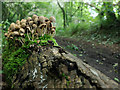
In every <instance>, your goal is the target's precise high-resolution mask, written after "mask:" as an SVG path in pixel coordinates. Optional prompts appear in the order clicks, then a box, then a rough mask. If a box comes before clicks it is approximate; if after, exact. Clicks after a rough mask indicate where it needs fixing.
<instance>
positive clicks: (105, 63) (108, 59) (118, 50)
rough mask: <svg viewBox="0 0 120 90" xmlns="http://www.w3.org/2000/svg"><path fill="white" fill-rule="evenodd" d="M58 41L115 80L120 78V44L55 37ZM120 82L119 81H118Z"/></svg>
mask: <svg viewBox="0 0 120 90" xmlns="http://www.w3.org/2000/svg"><path fill="white" fill-rule="evenodd" d="M55 39H56V41H57V43H58V44H59V45H60V46H62V47H63V48H65V49H66V50H67V51H69V52H71V53H72V54H73V55H75V56H77V57H78V58H80V59H81V60H82V61H83V62H85V63H87V64H89V65H90V66H92V67H94V68H96V69H98V70H99V71H101V72H102V73H104V74H105V75H106V76H108V77H110V78H111V79H113V80H114V81H116V80H115V78H117V79H119V80H120V77H119V76H120V75H118V74H119V73H118V72H119V71H120V66H119V65H117V66H115V64H118V63H120V46H119V45H117V44H116V45H111V46H110V45H103V44H97V43H95V42H87V41H83V40H76V39H73V38H67V37H58V36H56V37H55ZM116 82H117V83H120V82H119V81H116Z"/></svg>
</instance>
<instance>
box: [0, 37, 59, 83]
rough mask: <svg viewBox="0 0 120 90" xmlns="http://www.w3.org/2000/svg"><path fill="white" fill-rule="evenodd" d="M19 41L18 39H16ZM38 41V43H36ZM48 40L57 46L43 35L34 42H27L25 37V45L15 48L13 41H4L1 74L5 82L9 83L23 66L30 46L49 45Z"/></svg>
mask: <svg viewBox="0 0 120 90" xmlns="http://www.w3.org/2000/svg"><path fill="white" fill-rule="evenodd" d="M18 39H20V38H18ZM38 40H39V41H40V42H39V43H38ZM48 40H51V41H53V43H54V46H58V44H57V42H56V40H55V39H54V38H53V37H51V36H49V35H44V36H43V37H39V38H38V39H35V40H34V41H30V40H28V38H27V37H25V43H24V45H22V46H19V47H18V46H16V45H17V43H16V42H15V39H13V40H11V39H9V40H7V41H6V40H5V39H4V41H3V42H6V43H4V46H3V54H2V59H3V72H4V73H5V75H6V77H7V78H6V80H7V82H9V84H10V83H11V80H12V78H13V75H14V74H16V73H17V72H18V70H19V69H20V68H21V67H22V66H23V64H24V63H25V62H26V60H27V58H28V57H29V55H30V54H31V53H30V51H29V48H30V45H32V44H35V43H36V44H37V45H38V46H44V45H47V44H49V43H48Z"/></svg>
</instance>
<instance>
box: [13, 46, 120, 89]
mask: <svg viewBox="0 0 120 90" xmlns="http://www.w3.org/2000/svg"><path fill="white" fill-rule="evenodd" d="M31 52H32V55H31V56H30V57H29V58H28V60H27V61H26V63H25V64H24V66H23V67H22V68H20V70H19V73H17V74H16V75H15V76H14V79H13V82H12V83H13V86H14V88H21V89H23V88H27V89H29V88H31V89H39V88H94V89H95V90H97V89H98V88H113V89H115V90H118V84H117V83H116V82H115V81H113V80H111V79H110V78H109V77H107V76H106V75H104V74H103V73H101V72H100V71H98V70H96V69H95V68H93V67H91V66H89V65H88V64H86V63H84V62H83V61H82V60H81V59H78V58H77V57H75V56H73V55H72V54H70V53H69V52H67V51H65V50H64V49H62V48H61V47H48V46H44V47H38V48H35V50H33V51H31Z"/></svg>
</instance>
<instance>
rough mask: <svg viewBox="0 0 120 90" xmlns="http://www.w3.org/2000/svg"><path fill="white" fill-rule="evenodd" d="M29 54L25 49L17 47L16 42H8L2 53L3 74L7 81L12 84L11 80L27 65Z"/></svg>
mask: <svg viewBox="0 0 120 90" xmlns="http://www.w3.org/2000/svg"><path fill="white" fill-rule="evenodd" d="M28 56H29V53H28V51H27V50H26V49H25V48H23V47H15V46H14V41H11V40H10V41H7V44H6V45H5V47H4V49H3V53H2V59H3V62H2V63H3V72H4V73H5V74H6V77H7V78H6V80H7V82H8V83H11V79H12V77H13V75H14V74H15V73H17V71H18V69H19V68H20V67H21V66H22V65H23V64H24V63H25V61H26V59H27V58H28Z"/></svg>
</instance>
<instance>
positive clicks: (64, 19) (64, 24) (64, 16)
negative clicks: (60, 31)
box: [57, 1, 66, 28]
mask: <svg viewBox="0 0 120 90" xmlns="http://www.w3.org/2000/svg"><path fill="white" fill-rule="evenodd" d="M57 3H58V6H59V7H60V9H61V10H62V13H63V21H64V23H63V26H64V28H65V27H66V14H65V10H64V8H62V7H61V5H60V3H59V2H58V1H57Z"/></svg>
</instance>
